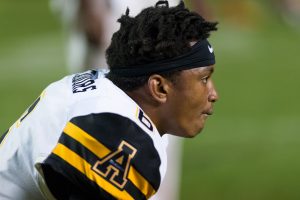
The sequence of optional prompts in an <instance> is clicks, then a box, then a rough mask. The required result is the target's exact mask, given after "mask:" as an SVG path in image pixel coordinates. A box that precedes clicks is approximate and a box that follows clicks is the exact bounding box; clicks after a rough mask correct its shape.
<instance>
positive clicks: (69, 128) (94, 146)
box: [64, 122, 110, 158]
mask: <svg viewBox="0 0 300 200" xmlns="http://www.w3.org/2000/svg"><path fill="white" fill-rule="evenodd" d="M64 132H65V133H66V134H67V135H69V136H70V137H72V138H73V139H75V140H77V141H78V142H80V143H81V144H82V145H83V146H85V147H86V148H87V149H89V150H90V151H91V152H93V153H94V154H95V155H97V156H98V157H99V158H103V157H105V156H107V155H108V154H109V153H110V150H109V149H108V148H106V147H105V146H104V145H103V144H101V143H100V142H99V141H97V140H96V139H95V138H93V137H92V136H90V135H89V134H87V133H86V132H85V131H84V130H82V129H81V128H79V127H78V126H76V125H75V124H73V123H71V122H68V123H67V125H66V127H65V129H64Z"/></svg>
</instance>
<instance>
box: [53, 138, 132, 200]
mask: <svg viewBox="0 0 300 200" xmlns="http://www.w3.org/2000/svg"><path fill="white" fill-rule="evenodd" d="M53 153H54V154H55V155H57V156H59V157H61V158H62V159H63V160H65V161H66V162H68V163H69V164H70V165H72V166H73V167H74V168H76V169H77V170H78V171H80V172H81V173H82V174H84V175H85V176H86V177H87V178H88V179H90V180H91V181H93V182H95V183H96V184H97V185H98V186H99V187H101V188H102V189H104V190H106V191H107V192H108V193H109V194H111V195H113V196H114V197H115V198H117V199H122V200H131V199H132V200H133V199H134V198H133V197H132V196H131V195H130V194H128V193H127V192H126V190H123V191H120V190H119V189H117V188H116V187H115V186H113V185H112V184H110V183H109V182H108V181H106V180H105V179H104V178H102V177H101V176H99V175H98V174H97V173H96V172H94V171H92V170H91V165H90V164H89V163H88V162H86V161H85V160H84V159H83V158H81V157H80V156H79V155H77V154H76V153H75V152H73V151H72V150H70V149H69V148H67V147H66V146H64V145H63V144H60V143H58V144H57V146H56V147H55V149H54V150H53Z"/></svg>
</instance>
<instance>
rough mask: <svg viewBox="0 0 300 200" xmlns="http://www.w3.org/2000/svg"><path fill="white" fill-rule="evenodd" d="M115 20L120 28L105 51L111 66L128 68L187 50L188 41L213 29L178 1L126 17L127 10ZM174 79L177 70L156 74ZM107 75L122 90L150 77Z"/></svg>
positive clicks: (144, 81) (177, 54)
mask: <svg viewBox="0 0 300 200" xmlns="http://www.w3.org/2000/svg"><path fill="white" fill-rule="evenodd" d="M118 22H119V23H120V24H121V26H120V29H119V30H118V31H117V32H115V33H114V34H113V37H112V40H111V44H110V46H109V47H108V49H107V50H106V58H107V63H108V65H109V67H110V68H111V69H113V68H122V67H128V66H129V67H130V66H136V65H141V64H146V63H150V62H155V61H159V60H164V59H167V58H172V57H176V56H179V55H182V54H184V53H186V52H188V51H189V50H190V48H191V46H190V42H191V41H199V40H204V39H207V38H208V37H209V35H210V32H211V31H216V30H217V28H216V26H217V23H216V22H207V21H205V20H204V19H203V17H201V16H200V15H199V14H197V13H196V12H191V11H189V10H188V9H187V8H186V7H185V5H184V2H183V1H181V2H180V3H179V5H177V6H176V7H170V8H169V7H168V6H158V4H157V5H156V6H155V7H149V8H146V9H144V10H142V12H141V13H139V14H138V15H137V16H136V17H130V16H129V9H127V10H126V13H125V15H122V16H121V18H120V19H118ZM159 74H160V75H162V76H164V77H165V78H167V79H169V80H171V81H174V80H175V76H176V75H177V74H178V72H165V73H159ZM107 78H108V79H110V80H111V81H112V82H113V83H114V84H116V85H117V86H118V87H120V88H121V89H122V90H124V91H130V90H134V89H136V88H138V87H140V86H142V85H144V84H145V83H146V82H147V81H148V78H149V76H138V77H129V78H128V77H120V76H117V75H115V74H112V73H108V74H107Z"/></svg>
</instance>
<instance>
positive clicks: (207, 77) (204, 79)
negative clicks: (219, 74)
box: [201, 76, 210, 84]
mask: <svg viewBox="0 0 300 200" xmlns="http://www.w3.org/2000/svg"><path fill="white" fill-rule="evenodd" d="M209 77H210V76H205V77H202V78H201V81H202V83H204V84H206V83H207V82H208V79H209Z"/></svg>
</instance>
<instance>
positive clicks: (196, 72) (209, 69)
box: [182, 65, 214, 75]
mask: <svg viewBox="0 0 300 200" xmlns="http://www.w3.org/2000/svg"><path fill="white" fill-rule="evenodd" d="M182 72H183V74H186V75H202V74H211V73H213V72H214V65H210V66H205V67H197V68H192V69H187V70H183V71H182Z"/></svg>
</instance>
